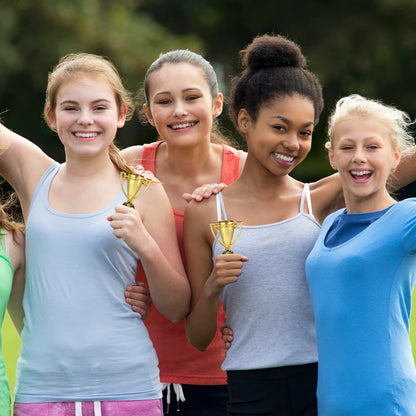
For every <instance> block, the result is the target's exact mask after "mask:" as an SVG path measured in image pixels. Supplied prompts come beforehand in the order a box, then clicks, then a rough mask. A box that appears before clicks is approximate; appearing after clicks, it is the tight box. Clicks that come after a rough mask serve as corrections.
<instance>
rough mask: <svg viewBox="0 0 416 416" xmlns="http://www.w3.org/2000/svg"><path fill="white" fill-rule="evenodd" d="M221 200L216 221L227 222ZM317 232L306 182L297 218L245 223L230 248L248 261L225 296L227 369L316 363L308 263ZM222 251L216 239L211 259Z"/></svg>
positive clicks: (222, 296)
mask: <svg viewBox="0 0 416 416" xmlns="http://www.w3.org/2000/svg"><path fill="white" fill-rule="evenodd" d="M217 198H218V202H217V214H218V218H219V219H221V211H222V212H223V214H224V218H223V219H227V217H226V213H225V207H224V203H223V200H222V195H221V193H220V194H217ZM305 201H306V204H307V207H308V214H307V213H305V210H304V204H305ZM234 220H238V218H234ZM319 231H320V225H319V223H318V222H317V221H316V220H315V218H314V216H313V214H312V204H311V198H310V192H309V186H308V184H305V186H304V189H303V192H302V196H301V201H300V209H299V213H298V214H297V215H295V216H294V217H292V218H289V219H287V220H284V221H280V222H276V223H273V224H263V225H255V226H245V225H243V229H242V232H241V236H240V238H239V239H238V241H237V242H236V243H235V245H233V247H232V250H233V251H234V253H240V254H244V255H245V256H247V257H248V259H249V261H248V262H246V263H244V265H243V269H242V274H241V276H240V277H239V279H238V281H237V282H236V283H233V284H230V285H228V286H226V288H225V289H224V292H223V293H222V295H221V301H222V302H223V305H224V309H225V312H226V314H227V325H228V326H229V327H230V328H231V329H232V330H233V332H234V340H233V342H232V345H231V348H230V349H229V350H228V351H227V355H226V359H225V361H224V363H223V365H222V368H223V370H249V369H260V368H272V367H280V366H287V365H299V364H307V363H313V362H316V361H317V360H318V354H317V348H316V336H315V322H314V316H313V311H312V304H311V299H310V294H309V289H308V285H307V282H306V277H305V260H306V258H307V256H308V254H309V252H310V251H311V250H312V247H313V245H314V243H315V241H316V239H317V237H318V234H319ZM223 250H224V248H223V247H222V246H220V245H219V244H218V243H217V242H216V241H214V244H213V247H212V252H213V261H215V258H216V256H217V255H219V254H221V253H222V251H223Z"/></svg>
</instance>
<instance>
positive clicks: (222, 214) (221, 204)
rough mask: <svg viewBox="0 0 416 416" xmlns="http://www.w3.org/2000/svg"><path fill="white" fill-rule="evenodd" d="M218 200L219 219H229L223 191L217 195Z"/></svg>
mask: <svg viewBox="0 0 416 416" xmlns="http://www.w3.org/2000/svg"><path fill="white" fill-rule="evenodd" d="M216 202H217V219H218V222H219V221H223V220H224V221H227V220H228V218H227V213H226V212H225V205H224V199H223V197H222V192H219V193H218V194H217V195H216Z"/></svg>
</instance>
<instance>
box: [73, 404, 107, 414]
mask: <svg viewBox="0 0 416 416" xmlns="http://www.w3.org/2000/svg"><path fill="white" fill-rule="evenodd" d="M75 416H82V402H75ZM94 416H101V402H94Z"/></svg>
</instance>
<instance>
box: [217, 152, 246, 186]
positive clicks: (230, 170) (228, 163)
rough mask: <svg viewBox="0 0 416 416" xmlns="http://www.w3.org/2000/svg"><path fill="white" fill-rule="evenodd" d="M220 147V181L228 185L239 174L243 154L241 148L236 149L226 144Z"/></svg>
mask: <svg viewBox="0 0 416 416" xmlns="http://www.w3.org/2000/svg"><path fill="white" fill-rule="evenodd" d="M222 148H223V158H222V169H221V182H223V183H225V184H226V185H229V184H230V183H231V182H234V181H235V180H236V179H237V178H238V177H239V176H240V172H241V167H242V164H243V161H244V157H245V154H244V152H243V151H242V150H236V149H234V148H232V147H230V146H227V145H226V144H223V145H222Z"/></svg>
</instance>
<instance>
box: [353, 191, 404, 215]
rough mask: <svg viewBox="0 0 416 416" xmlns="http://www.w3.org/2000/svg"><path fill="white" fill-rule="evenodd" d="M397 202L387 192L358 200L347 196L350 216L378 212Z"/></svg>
mask: <svg viewBox="0 0 416 416" xmlns="http://www.w3.org/2000/svg"><path fill="white" fill-rule="evenodd" d="M394 203H396V201H395V200H394V199H393V198H392V197H391V196H390V194H389V193H388V192H387V190H386V191H385V192H383V193H382V194H376V195H371V196H368V197H363V198H358V197H353V196H348V195H345V206H346V208H347V213H348V214H365V213H367V212H377V211H382V210H383V209H386V208H388V207H389V206H391V205H392V204H394Z"/></svg>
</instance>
